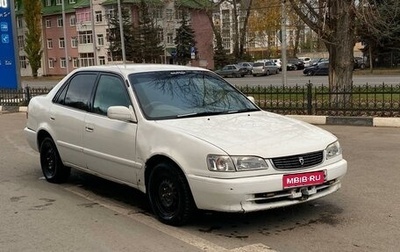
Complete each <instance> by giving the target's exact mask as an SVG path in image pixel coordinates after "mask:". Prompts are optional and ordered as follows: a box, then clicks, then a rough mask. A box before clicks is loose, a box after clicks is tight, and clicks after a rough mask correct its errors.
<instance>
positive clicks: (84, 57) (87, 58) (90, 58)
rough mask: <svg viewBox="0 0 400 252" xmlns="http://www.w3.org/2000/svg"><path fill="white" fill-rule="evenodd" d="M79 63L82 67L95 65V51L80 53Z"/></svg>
mask: <svg viewBox="0 0 400 252" xmlns="http://www.w3.org/2000/svg"><path fill="white" fill-rule="evenodd" d="M79 57H80V60H79V63H80V64H79V65H80V66H82V67H85V66H94V54H93V53H80V54H79Z"/></svg>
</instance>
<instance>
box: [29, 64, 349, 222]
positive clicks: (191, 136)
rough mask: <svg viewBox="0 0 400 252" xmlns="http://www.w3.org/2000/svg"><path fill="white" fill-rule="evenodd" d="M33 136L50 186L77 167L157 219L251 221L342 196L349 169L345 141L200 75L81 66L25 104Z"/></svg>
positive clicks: (175, 69)
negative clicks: (232, 217) (133, 192)
mask: <svg viewBox="0 0 400 252" xmlns="http://www.w3.org/2000/svg"><path fill="white" fill-rule="evenodd" d="M27 114H28V119H27V125H26V128H25V134H26V137H27V140H28V142H29V144H30V146H31V147H32V148H33V149H35V150H37V151H39V152H40V164H41V168H42V171H43V174H44V176H45V178H46V179H47V180H48V181H49V182H52V183H61V182H65V181H66V180H67V179H68V176H69V174H70V170H71V168H74V169H79V170H81V171H84V172H88V173H91V174H94V175H97V176H100V177H103V178H106V179H109V180H112V181H115V182H118V183H122V184H126V185H129V186H132V187H134V188H137V189H139V190H140V191H142V192H143V193H146V194H147V196H148V199H149V202H150V205H151V207H152V210H153V211H154V213H155V215H156V216H157V217H158V219H159V220H160V221H162V222H164V223H166V224H170V225H182V224H184V223H185V222H187V221H188V220H190V218H191V217H192V216H193V213H194V212H195V210H196V209H207V210H216V211H222V212H251V211H259V210H266V209H270V208H276V207H283V206H288V205H293V204H297V203H302V202H307V201H310V200H315V199H318V198H320V197H323V196H326V195H328V194H331V193H333V192H335V191H337V190H338V189H339V188H340V187H341V178H342V177H343V176H344V175H345V173H346V171H347V162H346V161H345V160H344V159H343V157H342V149H341V147H340V145H339V142H338V139H337V138H336V137H335V136H334V135H332V134H331V133H329V132H327V131H325V130H322V129H320V128H318V127H316V126H312V125H310V124H307V123H304V122H300V121H297V120H294V119H290V118H287V117H285V116H282V115H277V114H273V113H269V112H266V111H262V110H261V109H260V108H259V107H257V106H256V105H255V104H254V103H253V102H252V99H250V98H248V97H246V96H245V95H243V94H242V93H240V92H239V91H238V90H237V89H235V87H233V86H232V85H230V84H229V83H228V82H226V81H225V80H224V79H223V78H221V77H219V76H218V75H217V74H215V73H213V72H211V71H209V70H206V69H202V68H195V67H185V66H176V65H146V64H136V65H135V64H133V65H126V66H122V65H121V66H110V65H109V66H96V67H84V68H79V69H77V70H75V71H73V72H72V73H70V74H69V75H67V76H66V77H65V78H64V79H63V80H61V81H60V83H58V84H57V85H56V86H55V87H54V88H53V89H52V90H51V91H50V92H49V93H48V94H47V95H46V96H38V97H34V98H33V99H32V100H31V101H30V103H29V106H28V111H27Z"/></svg>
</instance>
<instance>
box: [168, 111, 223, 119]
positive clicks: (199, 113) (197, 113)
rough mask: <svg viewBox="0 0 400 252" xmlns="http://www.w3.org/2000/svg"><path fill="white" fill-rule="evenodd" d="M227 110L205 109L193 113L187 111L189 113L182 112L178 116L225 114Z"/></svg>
mask: <svg viewBox="0 0 400 252" xmlns="http://www.w3.org/2000/svg"><path fill="white" fill-rule="evenodd" d="M225 113H226V112H225V111H204V112H193V113H187V114H181V115H177V116H176V117H178V118H183V117H196V116H210V115H220V114H225Z"/></svg>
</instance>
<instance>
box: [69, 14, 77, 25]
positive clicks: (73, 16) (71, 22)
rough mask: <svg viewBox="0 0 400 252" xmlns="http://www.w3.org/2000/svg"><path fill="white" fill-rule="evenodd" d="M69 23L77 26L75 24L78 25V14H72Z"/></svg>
mask: <svg viewBox="0 0 400 252" xmlns="http://www.w3.org/2000/svg"><path fill="white" fill-rule="evenodd" d="M69 25H70V26H75V25H76V16H75V15H72V16H71V17H70V18H69Z"/></svg>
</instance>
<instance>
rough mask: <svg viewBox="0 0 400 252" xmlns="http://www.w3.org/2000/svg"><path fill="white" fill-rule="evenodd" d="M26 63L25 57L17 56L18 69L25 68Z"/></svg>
mask: <svg viewBox="0 0 400 252" xmlns="http://www.w3.org/2000/svg"><path fill="white" fill-rule="evenodd" d="M26 65H27V62H26V57H25V56H19V67H20V68H26Z"/></svg>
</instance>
